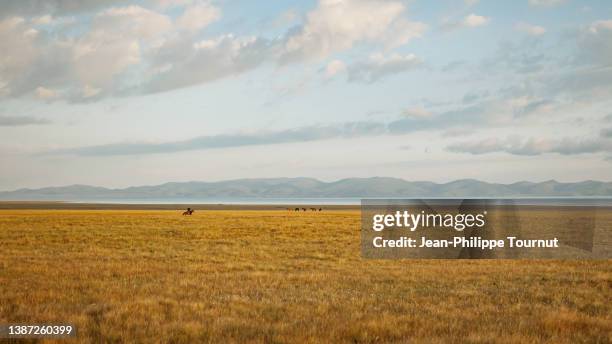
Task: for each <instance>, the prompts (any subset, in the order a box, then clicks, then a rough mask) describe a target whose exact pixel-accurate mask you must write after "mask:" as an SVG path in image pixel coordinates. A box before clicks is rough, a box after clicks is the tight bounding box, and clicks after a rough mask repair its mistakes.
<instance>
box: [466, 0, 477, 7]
mask: <svg viewBox="0 0 612 344" xmlns="http://www.w3.org/2000/svg"><path fill="white" fill-rule="evenodd" d="M464 2H465V5H466V6H468V7H472V6H474V5H476V4H477V3H478V2H479V0H464Z"/></svg>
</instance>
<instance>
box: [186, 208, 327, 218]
mask: <svg viewBox="0 0 612 344" xmlns="http://www.w3.org/2000/svg"><path fill="white" fill-rule="evenodd" d="M300 210H301V211H308V210H307V209H306V208H295V209H293V211H300ZM287 211H292V209H291V208H287ZM310 211H323V208H319V209H317V208H310ZM193 213H194V210H193V209H191V208H187V210H185V211H184V212H183V216H191V215H192V214H193Z"/></svg>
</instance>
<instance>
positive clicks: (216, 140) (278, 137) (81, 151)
mask: <svg viewBox="0 0 612 344" xmlns="http://www.w3.org/2000/svg"><path fill="white" fill-rule="evenodd" d="M385 131H386V128H385V126H384V124H382V123H377V122H349V123H343V124H339V125H328V126H309V127H300V128H294V129H287V130H280V131H265V132H255V133H242V134H228V135H214V136H201V137H196V138H193V139H189V140H183V141H174V142H164V143H117V144H108V145H100V146H89V147H80V148H70V149H62V150H56V151H51V152H48V153H47V154H52V155H80V156H115V155H143V154H160V153H174V152H182V151H190V150H202V149H218V148H231V147H244V146H256V145H271V144H281V143H296V142H310V141H316V140H326V139H335V138H351V137H362V136H371V135H379V134H383V133H385Z"/></svg>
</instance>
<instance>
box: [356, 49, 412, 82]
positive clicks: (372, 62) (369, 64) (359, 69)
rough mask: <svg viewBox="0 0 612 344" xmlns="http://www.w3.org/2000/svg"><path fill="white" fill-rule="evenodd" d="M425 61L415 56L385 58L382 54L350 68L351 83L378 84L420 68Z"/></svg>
mask: <svg viewBox="0 0 612 344" xmlns="http://www.w3.org/2000/svg"><path fill="white" fill-rule="evenodd" d="M422 63H423V61H422V60H421V59H420V58H418V57H417V56H416V55H414V54H407V55H400V54H397V53H394V54H391V55H389V56H385V55H383V54H381V53H378V54H372V55H370V57H369V59H367V60H365V61H360V62H356V63H354V64H351V65H350V66H349V67H348V72H349V81H363V82H368V83H372V82H376V81H378V80H381V79H383V78H385V77H387V76H390V75H395V74H399V73H402V72H405V71H407V70H411V69H414V68H416V67H418V66H420V65H421V64H422Z"/></svg>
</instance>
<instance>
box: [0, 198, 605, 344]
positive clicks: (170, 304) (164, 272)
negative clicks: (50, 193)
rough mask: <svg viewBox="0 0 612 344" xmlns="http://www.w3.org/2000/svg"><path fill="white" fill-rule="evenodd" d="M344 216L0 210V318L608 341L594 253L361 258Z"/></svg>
mask: <svg viewBox="0 0 612 344" xmlns="http://www.w3.org/2000/svg"><path fill="white" fill-rule="evenodd" d="M359 221H360V219H359V212H358V211H348V210H336V211H329V212H320V213H319V212H307V213H302V212H300V213H295V212H287V211H271V210H265V211H264V210H259V211H246V210H244V211H236V210H232V211H229V210H215V211H203V212H198V213H196V215H195V216H193V217H183V216H180V213H179V212H177V211H167V210H166V211H164V210H147V211H136V210H129V211H128V210H126V211H121V210H104V211H96V210H0V323H8V322H57V321H62V322H72V323H74V324H75V325H76V326H77V328H78V341H79V342H95V343H99V342H163V343H167V342H176V343H182V342H184V343H193V342H266V343H272V342H287V343H294V342H312V343H320V342H408V341H410V342H417V343H418V342H426V343H431V342H434V343H435V342H440V343H442V342H483V343H489V342H504V343H523V342H544V341H548V342H554V343H577V342H585V343H586V342H589V343H592V342H595V343H596V342H600V343H609V342H611V341H612V312H611V311H612V305H611V303H610V299H612V264H611V262H610V260H607V261H521V260H461V261H459V260H452V261H450V260H448V261H447V260H394V261H393V260H365V259H362V258H361V257H360V246H359V239H360V232H359Z"/></svg>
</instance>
